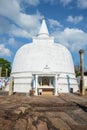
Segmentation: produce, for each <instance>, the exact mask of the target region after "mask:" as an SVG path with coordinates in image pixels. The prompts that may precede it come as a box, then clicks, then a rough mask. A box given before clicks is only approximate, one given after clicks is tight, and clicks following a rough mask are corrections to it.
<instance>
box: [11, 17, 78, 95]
mask: <svg viewBox="0 0 87 130" xmlns="http://www.w3.org/2000/svg"><path fill="white" fill-rule="evenodd" d="M11 75H12V76H13V77H14V92H25V93H28V92H29V91H30V90H34V91H35V95H39V94H54V95H58V93H69V92H70V90H71V88H72V89H73V92H77V90H78V85H77V81H76V77H75V73H74V65H73V60H72V56H71V54H70V52H69V51H68V50H67V48H66V47H64V46H62V45H60V44H58V43H54V38H53V37H50V36H49V32H48V29H47V26H46V22H45V19H43V21H42V25H41V28H40V32H39V34H38V35H37V36H36V37H34V38H33V42H32V43H28V44H25V45H24V46H22V47H21V48H20V49H19V50H18V51H17V53H16V55H15V58H14V62H13V66H12V73H11Z"/></svg>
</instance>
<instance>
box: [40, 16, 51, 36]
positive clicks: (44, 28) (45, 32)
mask: <svg viewBox="0 0 87 130" xmlns="http://www.w3.org/2000/svg"><path fill="white" fill-rule="evenodd" d="M38 36H39V37H48V36H49V32H48V28H47V25H46V21H45V18H43V19H42V25H41V28H40V31H39V34H38Z"/></svg>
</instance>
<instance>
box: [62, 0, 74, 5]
mask: <svg viewBox="0 0 87 130" xmlns="http://www.w3.org/2000/svg"><path fill="white" fill-rule="evenodd" d="M60 2H61V3H62V4H63V6H66V5H68V4H69V3H71V2H72V0H60Z"/></svg>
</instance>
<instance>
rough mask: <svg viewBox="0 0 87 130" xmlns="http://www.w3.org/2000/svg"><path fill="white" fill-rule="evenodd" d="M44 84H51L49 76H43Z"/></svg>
mask: <svg viewBox="0 0 87 130" xmlns="http://www.w3.org/2000/svg"><path fill="white" fill-rule="evenodd" d="M42 85H47V86H49V78H47V77H43V78H42Z"/></svg>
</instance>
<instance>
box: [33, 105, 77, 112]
mask: <svg viewBox="0 0 87 130" xmlns="http://www.w3.org/2000/svg"><path fill="white" fill-rule="evenodd" d="M77 109H78V106H70V107H34V108H33V111H37V112H47V111H48V112H52V111H53V112H55V111H57V112H62V111H63V112H64V111H67V110H68V111H70V110H77Z"/></svg>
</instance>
